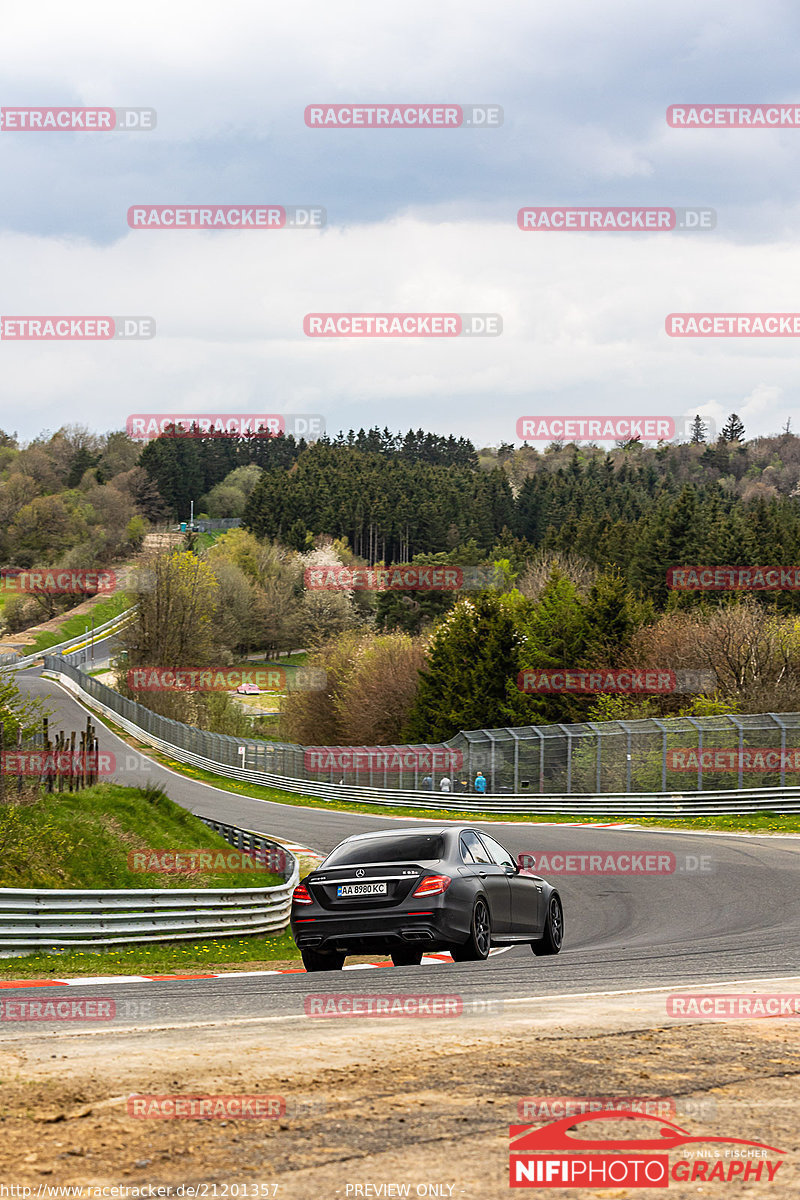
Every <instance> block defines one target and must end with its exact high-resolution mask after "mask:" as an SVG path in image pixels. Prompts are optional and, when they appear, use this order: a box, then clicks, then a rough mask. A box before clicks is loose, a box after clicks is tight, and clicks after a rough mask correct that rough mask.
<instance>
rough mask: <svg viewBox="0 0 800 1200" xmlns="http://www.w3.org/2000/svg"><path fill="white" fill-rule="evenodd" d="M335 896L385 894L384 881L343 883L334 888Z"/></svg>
mask: <svg viewBox="0 0 800 1200" xmlns="http://www.w3.org/2000/svg"><path fill="white" fill-rule="evenodd" d="M336 895H337V896H385V895H386V884H385V883H343V884H340V886H339V887H338V888H337V889H336Z"/></svg>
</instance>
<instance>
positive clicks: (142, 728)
mask: <svg viewBox="0 0 800 1200" xmlns="http://www.w3.org/2000/svg"><path fill="white" fill-rule="evenodd" d="M45 668H46V669H47V670H51V671H54V672H57V673H58V674H61V675H63V676H65V677H66V678H67V680H68V681H69V682H68V685H67V686H68V687H69V688H70V690H71V691H73V692H75V693H76V694H78V695H79V697H80V699H81V700H82V701H83V702H84V703H86V704H87V705H89V707H91V708H92V709H94V710H95V711H97V712H100V713H103V714H104V715H106V716H108V717H110V718H111V719H112V720H113V721H114V722H115V723H116V724H117V725H119V726H120V727H121V728H122V729H124V730H125V731H126V732H127V733H130V734H132V735H133V736H134V737H135V738H137V739H139V740H140V741H143V742H145V743H147V744H148V745H150V746H154V747H155V748H156V749H158V750H162V751H163V752H164V753H165V754H167V755H168V756H169V757H170V758H173V759H175V760H176V761H177V762H182V763H186V764H188V765H190V766H194V767H200V768H201V769H203V770H206V771H211V772H214V773H215V774H218V775H220V774H221V775H225V776H226V777H229V778H231V779H240V780H243V781H245V782H247V783H254V784H257V785H259V786H261V787H272V788H278V789H280V790H281V791H284V792H295V793H298V794H300V795H303V796H312V797H316V798H318V799H320V800H326V801H337V800H340V801H341V800H347V801H351V802H355V803H358V804H367V805H374V806H376V807H382V808H387V807H393V806H397V807H403V808H418V809H427V810H434V811H437V812H451V813H454V814H458V813H474V812H481V813H484V812H485V813H496V814H517V815H521V816H524V815H526V814H530V815H536V814H540V813H563V814H565V815H571V816H590V815H591V816H618V817H627V818H634V817H643V816H648V817H667V816H670V817H672V816H678V817H695V816H704V815H725V814H731V815H735V814H740V813H750V812H775V813H793V812H800V787H775V788H752V789H749V790H748V789H741V790H738V789H736V790H720V791H713V792H693V791H688V790H687V791H685V792H678V791H673V792H666V791H664V792H624V793H623V792H619V791H616V792H610V793H608V794H603V793H600V792H595V793H572V794H564V793H558V792H550V793H539V792H533V793H531V792H500V793H496V792H491V791H490V792H487V793H486V794H484V795H478V794H476V793H472V794H471V795H469V796H466V795H465V796H464V798H463V800H458V799H456V796H457V795H458V793H456V794H455V795H454V794H453V793H452V792H439V791H422V790H419V789H404V788H391V789H384V788H374V787H361V786H357V785H352V784H344V783H342V784H340V783H321V782H319V781H318V780H313V779H304V778H297V777H294V776H286V775H281V774H278V773H276V772H270V771H261V770H256V769H252V768H248V767H247V766H246V765H245V766H240V765H238V763H246V761H247V754H248V747H249V745H250V743H249V742H248V741H246V740H245V739H243V740H241V741H238V742H237V739H236V738H230V737H226V738H224V739H223V740H224V741H225V742H226V743H232V744H233V747H232V750H231V753H230V755H229V757H228V759H227V761H225V762H220V760H219V759H217V758H210V757H208V756H207V755H203V754H198V753H195V752H194V751H192V750H188V749H186V748H185V747H183V746H180V745H178V744H177V743H176V742H175V741H171V740H167V739H165V738H162V737H159V736H158V735H157V734H156V733H155V732H153V729H154V728H158V729H161V728H163V727H164V726H166V727H167V728H169V727H170V726H175V727H179V728H180V729H183V730H189V731H190V732H191V733H193V734H196V735H197V737H198V739H206V740H207V744H208V745H209V746H211V745H213V744H214V739H217V738H221V736H222V735H219V734H209V733H205V732H204V731H203V730H199V729H194V728H193V727H189V726H185V725H184V726H181V725H180V722H178V721H172V720H168V719H167V718H165V717H160V716H158V715H157V714H156V713H152V712H150V711H149V709H145V708H144V707H143V706H142V705H138V704H136V703H134V701H132V700H127V699H125V697H123V696H120V695H119V693H118V692H114V691H113V689H111V688H108V687H106V686H105V685H104V684H98V682H97V680H95V679H91V678H88V677H86V676H84V675H82V674H81V673H80V672H79V671H76V670H75V668H74V667H70V666H69V664H65V663H63V662H61V661H60V660H58V659H53V660H52V662H48V661H47V660H45ZM101 696H103V697H105V696H109V697H110V698H111V699H112V703H113V707H112V705H109V704H106V703H104V702H103V700H102V699H101V698H100V697H101ZM123 706H130V709H123ZM121 710H123V711H128V712H130V713H131V715H132V716H134V717H136V716H137V715H138V712H137V710H138V711H139V712H141V713H143V714H146V717H145V718H144V720H146V721H147V723H148V724H149V725H150V728H149V729H148V728H147V726H146V725H145V724H141V725H140V724H139V723H138V722H137V721H136V720H132V719H131V716H124V715H122V711H121ZM260 745H261V747H262V748H263V747H264V745H265V744H264V743H261V744H260ZM237 746H238V748H239V749H240V750H241V751H242V753H241V754H236V753H235V751H236V749H237ZM298 749H302V748H301V747H299V748H298ZM237 760H238V762H237Z"/></svg>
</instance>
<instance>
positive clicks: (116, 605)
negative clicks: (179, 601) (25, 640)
mask: <svg viewBox="0 0 800 1200" xmlns="http://www.w3.org/2000/svg"><path fill="white" fill-rule="evenodd" d="M132 603H133V601H132V600H131V597H130V596H128V595H126V594H125V593H124V592H115V594H114V595H113V596H109V597H108V599H107V600H100V601H99V602H98V603H97V604H96V605H95V606H94V608H93V609H92V611H91V613H88V614H87V613H79V614H78V615H77V616H74V617H65V619H64V621H63V622H62V623H61V625H59V627H58V629H57V630H55V631H52V632H50V633H40V634H39V635H38V636H37V637H36V640H35V641H34V642H32V643H31V645H30V646H29V647H28V653H29V654H35V653H38V652H39V651H41V650H48V649H49V648H50V647H51V646H57V645H58V643H59V642H66V641H68V640H69V639H70V638H75V637H79V636H80V634H82V633H84V632H85V630H86V628H87V626H88V627H89V634H90V636H91V625H92V618H93V619H94V627H95V629H96V628H97V626H98V625H104V624H105V622H106V621H110V620H111V618H112V617H116V616H118V615H119V614H120V613H122V612H124V611H125V609H126V608H130V606H131V604H132Z"/></svg>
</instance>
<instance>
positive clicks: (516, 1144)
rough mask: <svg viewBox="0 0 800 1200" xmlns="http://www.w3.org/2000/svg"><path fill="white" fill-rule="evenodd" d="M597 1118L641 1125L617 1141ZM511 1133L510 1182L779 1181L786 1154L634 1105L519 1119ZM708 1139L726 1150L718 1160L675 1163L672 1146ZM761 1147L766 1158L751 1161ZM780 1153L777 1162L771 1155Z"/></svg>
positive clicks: (652, 1184) (648, 1184)
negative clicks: (598, 1134)
mask: <svg viewBox="0 0 800 1200" xmlns="http://www.w3.org/2000/svg"><path fill="white" fill-rule="evenodd" d="M595 1121H624V1122H626V1123H627V1124H628V1126H629V1127H630V1125H631V1123H634V1129H633V1130H632V1131H631V1132H630V1133H625V1134H623V1135H622V1136H620V1137H618V1138H614V1139H605V1138H603V1139H599V1138H593V1137H591V1136H590V1134H591V1126H592V1124H593V1123H594V1122H595ZM584 1126H587V1128H585V1129H584ZM509 1135H510V1154H509V1168H510V1180H509V1182H510V1185H511V1187H539V1188H542V1187H554V1188H574V1187H590V1188H592V1189H595V1188H620V1187H626V1188H666V1187H669V1184H670V1180H675V1181H676V1182H683V1181H686V1180H692V1181H694V1180H698V1179H699V1180H704V1181H705V1180H708V1181H713V1180H720V1181H724V1182H727V1183H730V1182H732V1181H733V1180H735V1179H737V1178H741V1179H742V1180H743V1181H750V1180H752V1181H754V1182H758V1181H762V1180H763V1182H764V1183H772V1181H773V1179H774V1178H775V1176H776V1175H777V1173H778V1170H779V1169H780V1167H781V1166H782V1165H783V1157H784V1153H785V1152H784V1151H783V1150H778V1149H777V1148H776V1147H775V1146H767V1145H765V1144H764V1143H762V1142H750V1141H746V1140H745V1139H744V1138H731V1137H715V1136H713V1135H710V1134H703V1135H700V1136H693V1135H692V1134H690V1133H687V1132H686V1130H685V1129H681V1128H680V1127H679V1126H678V1125H674V1124H673V1123H672V1122H671V1121H667V1120H666V1119H665V1118H664V1117H662V1116H651V1115H649V1114H645V1113H641V1112H634V1111H632V1110H629V1109H627V1110H626V1109H618V1110H601V1111H599V1112H585V1113H582V1114H580V1115H577V1116H576V1115H574V1114H570V1115H569V1116H566V1117H562V1118H561V1119H560V1120H557V1121H553V1122H552V1123H549V1124H547V1125H512V1126H511V1127H510V1130H509ZM582 1135H583V1136H582ZM703 1144H711V1145H715V1146H725V1147H726V1149H725V1150H719V1151H716V1152H715V1157H714V1160H713V1161H708V1160H707V1159H704V1158H700V1159H698V1160H696V1161H694V1162H689V1161H686V1158H684V1159H679V1160H678V1161H677V1162H675V1163H673V1164H672V1165H670V1159H669V1153H670V1151H673V1150H677V1149H679V1148H683V1147H686V1146H690V1145H696V1146H699V1145H703ZM754 1151H756V1152H760V1154H759V1155H758V1157H759V1159H760V1161H757V1162H755V1161H754V1162H748V1161H746V1159H747V1158H748V1157H753V1156H754V1154H753V1152H754ZM683 1154H684V1155H685V1156H687V1155H688V1154H689V1152H688V1151H687V1150H685V1149H684V1150H683ZM773 1154H774V1155H778V1156H779V1157H778V1161H777V1162H773V1161H772V1160H771V1159H769V1158H767V1157H766V1156H767V1155H773Z"/></svg>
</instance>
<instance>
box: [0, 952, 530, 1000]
mask: <svg viewBox="0 0 800 1200" xmlns="http://www.w3.org/2000/svg"><path fill="white" fill-rule="evenodd" d="M510 949H511V947H510V946H496V947H495V948H494V949H493V950H491V951H490V952H489V953H490V955H491V956H492V957H494V955H495V954H505V952H506V951H507V950H510ZM452 961H453V959H452V958H451V956H450V955H449V954H446V953H442V954H423V956H422V964H421V965H422V966H424V967H432V966H436V965H437V964H438V963H452ZM391 966H392V963H390V962H372V963H353V965H352V966H350V967H344V968H343V969H344V970H345V971H371V970H373V969H374V968H376V967H391ZM305 974H306V972H305V970H304V968H303V967H283V968H281V969H280V970H276V971H203V972H202V973H198V974H196V975H192V974H188V973H187V974H174V975H86V976H81V978H80V979H0V990H2V989H6V988H41V987H92V986H93V985H95V984H103V985H108V984H112V983H171V982H174V981H177V980H182V979H245V978H253V977H255V976H258V975H305Z"/></svg>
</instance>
